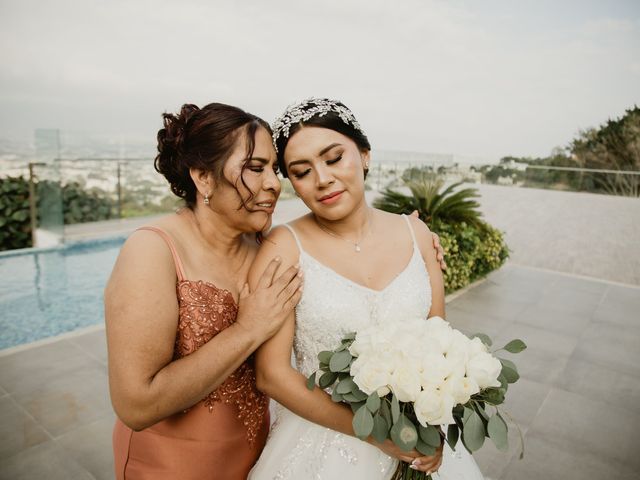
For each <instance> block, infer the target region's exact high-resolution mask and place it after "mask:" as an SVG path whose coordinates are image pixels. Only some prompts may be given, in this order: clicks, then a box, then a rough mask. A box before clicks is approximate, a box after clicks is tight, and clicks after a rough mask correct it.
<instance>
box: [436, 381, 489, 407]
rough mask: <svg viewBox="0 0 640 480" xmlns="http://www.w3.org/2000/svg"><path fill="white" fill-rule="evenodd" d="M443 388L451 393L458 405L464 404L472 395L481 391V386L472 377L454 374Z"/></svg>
mask: <svg viewBox="0 0 640 480" xmlns="http://www.w3.org/2000/svg"><path fill="white" fill-rule="evenodd" d="M441 390H442V391H445V392H447V393H449V394H450V395H451V396H452V397H453V400H454V402H455V404H456V405H458V404H460V405H464V404H465V403H467V402H468V401H469V399H470V398H471V395H474V394H476V393H478V392H479V391H480V387H478V384H477V383H476V381H475V380H474V379H472V378H468V377H463V376H453V377H450V378H448V379H447V381H445V382H444V384H443V385H442V388H441Z"/></svg>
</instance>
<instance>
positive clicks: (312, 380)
mask: <svg viewBox="0 0 640 480" xmlns="http://www.w3.org/2000/svg"><path fill="white" fill-rule="evenodd" d="M315 386H316V372H313V373H312V374H311V375H309V378H307V388H308V389H309V390H313V389H314V388H315Z"/></svg>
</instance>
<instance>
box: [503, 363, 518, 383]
mask: <svg viewBox="0 0 640 480" xmlns="http://www.w3.org/2000/svg"><path fill="white" fill-rule="evenodd" d="M498 360H500V363H502V371H501V372H500V374H501V375H503V376H504V378H505V379H506V380H507V382H508V383H516V382H517V381H518V379H519V378H520V374H519V373H518V367H516V364H515V363H513V362H512V361H511V360H506V359H504V358H499V359H498Z"/></svg>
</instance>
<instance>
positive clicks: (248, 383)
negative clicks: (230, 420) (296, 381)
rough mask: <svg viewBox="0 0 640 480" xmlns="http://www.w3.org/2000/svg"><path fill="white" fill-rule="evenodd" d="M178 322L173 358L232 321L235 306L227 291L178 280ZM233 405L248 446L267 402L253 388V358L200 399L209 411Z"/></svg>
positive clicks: (253, 439) (190, 349)
mask: <svg viewBox="0 0 640 480" xmlns="http://www.w3.org/2000/svg"><path fill="white" fill-rule="evenodd" d="M177 291H178V292H177V293H178V305H179V319H178V333H177V335H176V344H175V350H174V359H178V358H181V357H184V356H186V355H189V354H191V353H193V352H195V351H196V350H197V349H198V348H200V347H201V346H202V345H204V344H205V343H207V342H208V341H209V340H211V339H212V338H213V337H215V336H216V335H217V334H218V333H220V332H221V331H223V330H224V329H225V328H227V327H229V326H230V325H232V324H233V323H234V322H235V321H236V316H237V314H238V306H237V304H236V302H235V300H234V298H233V295H232V294H231V292H229V291H228V290H224V289H220V288H217V287H216V286H215V285H213V284H211V283H208V282H203V281H192V280H182V281H179V282H178V284H177ZM220 401H223V402H225V403H227V404H231V405H234V406H235V407H236V409H237V415H238V418H239V419H240V420H241V421H242V423H243V425H244V426H245V428H246V429H247V438H248V440H249V442H250V443H253V442H254V441H255V439H256V435H257V431H258V429H259V428H261V425H262V423H263V419H264V416H265V413H266V411H267V408H268V402H269V401H268V399H267V397H265V396H264V394H262V393H261V392H260V391H258V389H257V388H256V376H255V367H254V364H253V357H249V358H248V359H247V360H246V361H245V362H244V363H243V364H242V365H240V367H238V369H237V370H236V371H235V372H233V373H232V374H231V375H230V376H229V377H228V378H227V379H226V380H225V381H224V382H223V383H222V385H220V386H219V387H218V388H217V389H215V390H214V391H213V392H211V393H210V394H209V395H207V397H206V398H204V399H203V403H204V405H205V406H206V407H208V408H209V410H210V411H212V410H213V408H215V402H220Z"/></svg>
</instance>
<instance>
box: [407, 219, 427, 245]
mask: <svg viewBox="0 0 640 480" xmlns="http://www.w3.org/2000/svg"><path fill="white" fill-rule="evenodd" d="M407 218H408V219H409V223H411V228H413V232H414V233H415V235H416V240H417V241H418V243H419V244H420V245H422V244H423V243H425V242H427V243H429V245H432V246H433V240H432V236H431V230H429V227H428V226H427V224H426V223H424V222H423V221H422V220H420V219H419V218H418V217H414V216H413V215H407Z"/></svg>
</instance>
